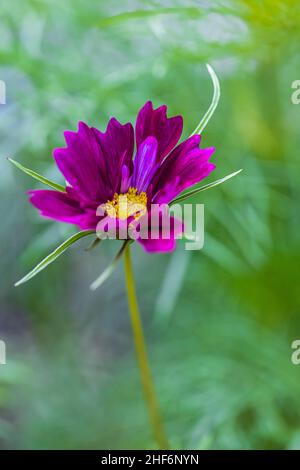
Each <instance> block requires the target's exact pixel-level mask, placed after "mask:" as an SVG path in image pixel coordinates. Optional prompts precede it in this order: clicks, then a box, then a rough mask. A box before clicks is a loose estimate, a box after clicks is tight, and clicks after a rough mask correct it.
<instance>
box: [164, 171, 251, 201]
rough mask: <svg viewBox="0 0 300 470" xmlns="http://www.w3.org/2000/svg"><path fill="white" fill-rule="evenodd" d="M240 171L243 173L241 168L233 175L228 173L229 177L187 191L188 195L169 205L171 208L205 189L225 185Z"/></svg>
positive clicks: (179, 197)
mask: <svg viewBox="0 0 300 470" xmlns="http://www.w3.org/2000/svg"><path fill="white" fill-rule="evenodd" d="M241 171H243V169H242V168H241V169H240V170H237V171H234V172H233V173H230V175H227V176H224V178H220V179H219V180H216V181H213V182H212V183H208V184H205V185H204V186H201V188H195V189H193V190H192V191H189V192H188V193H185V194H182V196H178V197H177V198H176V199H174V200H173V201H171V202H170V204H169V205H170V206H171V205H173V204H178V203H179V202H182V201H184V200H185V199H187V198H188V197H192V196H195V195H196V194H198V193H201V192H202V191H206V190H207V189H211V188H214V187H215V186H219V185H220V184H222V183H225V181H227V180H229V179H231V178H233V177H234V176H236V175H238V174H239V173H241Z"/></svg>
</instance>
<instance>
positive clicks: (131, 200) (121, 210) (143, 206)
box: [105, 187, 147, 220]
mask: <svg viewBox="0 0 300 470" xmlns="http://www.w3.org/2000/svg"><path fill="white" fill-rule="evenodd" d="M105 211H106V213H107V215H108V216H109V217H113V218H118V219H121V220H126V219H127V218H128V217H130V216H134V218H135V219H137V218H138V217H140V216H141V215H143V214H144V213H145V212H146V211H147V194H146V193H145V192H144V191H143V192H141V193H139V194H138V192H137V189H136V188H132V187H130V188H129V189H128V191H127V193H126V194H118V193H115V195H114V197H113V199H112V200H111V201H107V202H106V204H105Z"/></svg>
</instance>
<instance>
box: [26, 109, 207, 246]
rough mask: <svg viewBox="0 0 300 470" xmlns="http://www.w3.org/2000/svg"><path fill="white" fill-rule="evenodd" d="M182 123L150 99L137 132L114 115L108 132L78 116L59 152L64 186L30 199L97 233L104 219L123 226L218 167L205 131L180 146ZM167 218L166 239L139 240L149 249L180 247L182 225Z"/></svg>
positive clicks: (59, 217) (48, 213)
mask: <svg viewBox="0 0 300 470" xmlns="http://www.w3.org/2000/svg"><path fill="white" fill-rule="evenodd" d="M182 128H183V120H182V117H181V116H174V117H171V118H169V117H167V107H166V106H160V107H159V108H157V109H153V106H152V103H151V102H150V101H148V102H147V103H146V104H145V105H144V106H143V108H142V109H141V110H140V111H139V113H138V116H137V119H136V124H135V130H134V129H133V126H132V125H131V124H130V123H128V124H125V125H122V124H120V123H119V122H118V121H117V120H116V119H115V118H112V119H110V121H109V123H108V126H107V129H106V131H105V132H104V133H103V132H100V131H99V130H98V129H96V128H94V127H89V126H88V125H86V124H85V123H83V122H80V123H79V125H78V131H77V132H71V131H66V132H65V133H64V136H65V140H66V147H64V148H57V149H55V150H54V159H55V162H56V164H57V166H58V168H59V170H60V171H61V173H62V174H63V176H64V178H65V180H66V188H65V191H58V190H42V189H38V190H32V191H29V196H30V202H31V203H32V204H33V205H34V206H35V207H36V208H38V209H39V210H40V213H41V215H42V216H44V217H47V218H51V219H54V220H57V221H61V222H66V223H70V224H75V225H77V226H78V227H79V228H80V229H81V230H95V232H96V230H97V226H98V224H99V222H101V223H102V226H103V227H104V226H105V222H106V221H107V222H108V221H109V219H116V223H117V224H120V225H124V224H128V223H130V221H132V220H133V219H138V218H139V217H141V216H142V215H143V216H145V213H146V214H147V216H149V217H150V215H151V211H152V210H153V209H152V207H153V205H154V204H155V205H159V204H169V203H170V202H171V201H172V200H174V198H175V197H176V196H177V195H178V194H179V193H181V192H182V191H183V190H185V189H187V188H189V187H190V186H193V185H195V184H196V183H198V182H199V181H201V180H203V179H204V178H206V177H207V176H208V175H209V174H210V173H211V171H212V170H213V169H214V168H215V165H214V164H213V163H211V162H210V161H209V160H210V157H211V155H212V154H213V152H214V148H212V147H210V148H199V145H200V135H193V136H191V137H189V138H188V139H187V140H185V141H183V142H182V143H180V144H179V145H178V141H179V139H180V137H181V134H182ZM134 149H136V150H135V151H134ZM134 154H135V156H134ZM99 206H100V207H102V208H103V209H104V210H103V213H101V215H99V212H97V209H98V208H99ZM170 220H171V231H170V236H169V238H168V239H166V238H163V237H161V236H159V237H158V239H157V237H155V239H151V236H150V237H149V238H147V239H143V238H141V237H139V238H138V239H137V241H138V242H139V243H140V244H141V245H142V246H143V247H144V249H145V250H146V251H148V252H165V251H171V250H173V249H174V248H175V243H176V242H175V239H176V237H178V236H179V235H180V234H181V233H182V231H183V225H182V223H181V222H180V221H178V220H175V219H174V218H173V217H171V219H170ZM159 229H160V228H159ZM159 229H158V230H159Z"/></svg>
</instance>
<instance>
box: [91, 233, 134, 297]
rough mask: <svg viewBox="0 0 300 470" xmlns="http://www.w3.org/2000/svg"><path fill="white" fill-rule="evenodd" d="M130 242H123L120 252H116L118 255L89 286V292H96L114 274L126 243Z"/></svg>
mask: <svg viewBox="0 0 300 470" xmlns="http://www.w3.org/2000/svg"><path fill="white" fill-rule="evenodd" d="M131 241H132V240H125V241H124V243H123V245H122V246H121V248H120V250H119V251H118V253H117V254H116V256H115V257H114V259H113V260H112V262H111V263H110V265H109V266H108V267H107V268H106V269H105V271H103V273H101V274H100V276H99V277H98V278H97V279H96V280H95V281H94V282H93V283H92V284H91V285H90V289H91V290H93V291H94V290H96V289H98V287H100V286H101V285H102V284H103V283H104V282H105V281H106V280H107V279H108V278H109V277H110V276H111V274H112V273H113V272H114V270H115V269H116V267H117V264H118V262H119V261H120V259H121V258H122V255H123V253H124V250H125V248H126V246H127V245H128V243H130V242H131Z"/></svg>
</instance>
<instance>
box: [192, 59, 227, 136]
mask: <svg viewBox="0 0 300 470" xmlns="http://www.w3.org/2000/svg"><path fill="white" fill-rule="evenodd" d="M206 67H207V70H208V73H209V75H210V77H211V79H212V83H213V87H214V93H213V98H212V101H211V104H210V107H209V108H208V110H207V111H206V113H205V114H204V116H203V118H202V119H201V121H200V122H199V124H198V126H197V127H196V129H195V130H194V132H192V134H191V135H190V137H191V136H192V135H195V134H201V133H202V132H203V130H204V129H205V127H206V126H207V124H208V123H209V121H210V119H211V118H212V116H213V114H214V112H215V110H216V108H217V106H218V103H219V100H220V96H221V87H220V82H219V79H218V77H217V74H216V72H215V71H214V69H213V68H212V66H211V65H209V64H206Z"/></svg>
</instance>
